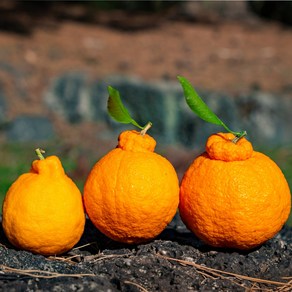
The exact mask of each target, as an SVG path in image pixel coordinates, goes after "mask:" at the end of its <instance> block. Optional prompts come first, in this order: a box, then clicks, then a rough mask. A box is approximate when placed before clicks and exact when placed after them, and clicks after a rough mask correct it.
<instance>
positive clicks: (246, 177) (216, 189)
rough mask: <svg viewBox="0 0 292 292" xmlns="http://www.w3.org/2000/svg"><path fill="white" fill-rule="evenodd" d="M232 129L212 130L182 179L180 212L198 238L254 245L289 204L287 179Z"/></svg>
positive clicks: (278, 224)
mask: <svg viewBox="0 0 292 292" xmlns="http://www.w3.org/2000/svg"><path fill="white" fill-rule="evenodd" d="M233 138H234V135H232V134H229V133H228V134H226V133H218V134H215V135H211V136H210V137H209V139H208V141H207V144H206V152H204V153H203V154H201V155H200V156H198V157H197V158H196V159H195V160H194V161H193V163H192V164H191V166H190V167H189V168H188V170H187V171H186V173H185V174H184V177H183V179H182V182H181V187H180V205H179V211H180V215H181V218H182V220H183V222H184V223H185V224H186V226H187V227H188V228H189V229H190V230H191V231H192V232H194V233H195V234H196V235H197V236H198V237H199V238H200V239H202V240H203V241H205V242H206V243H207V244H209V245H212V246H215V247H225V248H235V249H242V250H247V249H252V248H254V247H256V246H258V245H261V244H262V243H264V242H265V241H266V240H268V239H270V238H272V237H273V236H274V235H275V234H276V233H277V232H278V231H279V230H280V229H281V228H282V226H283V225H284V224H285V222H286V220H287V219H288V216H289V213H290V209H291V194H290V190H289V186H288V183H287V181H286V179H285V177H284V175H283V174H282V172H281V170H280V169H279V167H278V166H277V165H276V164H275V163H274V162H273V161H272V160H271V159H270V158H269V157H267V156H266V155H264V154H262V153H259V152H256V151H253V148H252V144H251V143H250V142H248V141H247V140H246V139H245V138H241V139H240V140H239V141H238V142H237V143H236V144H234V143H233V142H231V140H232V139H233Z"/></svg>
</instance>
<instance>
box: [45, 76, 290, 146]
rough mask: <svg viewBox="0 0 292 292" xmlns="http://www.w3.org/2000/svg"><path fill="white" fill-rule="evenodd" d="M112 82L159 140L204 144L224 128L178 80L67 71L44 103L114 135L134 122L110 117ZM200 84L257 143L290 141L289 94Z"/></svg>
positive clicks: (212, 103) (216, 107)
mask: <svg viewBox="0 0 292 292" xmlns="http://www.w3.org/2000/svg"><path fill="white" fill-rule="evenodd" d="M108 85H110V86H112V87H114V88H116V89H118V90H119V92H120V95H121V98H122V100H123V103H124V104H125V106H126V108H127V109H128V110H129V112H130V114H131V115H132V117H133V118H134V119H135V120H136V121H137V122H138V123H139V124H141V125H145V124H146V123H147V122H148V121H151V122H152V123H153V127H152V128H151V130H150V132H151V134H152V135H153V136H154V138H155V139H156V140H157V141H158V142H159V143H161V144H164V145H165V144H172V145H183V146H185V147H188V148H194V147H202V146H204V143H205V141H206V139H207V137H208V136H209V135H210V134H211V133H213V132H218V131H225V130H224V129H223V128H221V127H219V126H217V125H213V124H209V123H206V122H205V121H203V120H201V119H200V118H198V117H197V116H196V115H195V114H194V113H193V112H192V111H191V110H190V109H189V108H188V106H187V104H186V102H185V100H184V97H183V91H182V88H181V86H180V85H179V83H178V82H170V81H160V82H151V83H150V82H144V81H142V80H140V79H137V78H132V77H125V76H110V77H108V78H106V79H104V80H101V81H98V82H89V81H88V80H87V79H86V76H85V75H84V74H81V73H76V74H75V73H74V74H72V73H69V74H65V75H63V76H61V77H60V78H57V79H56V80H55V81H54V82H53V84H52V86H51V87H50V88H49V89H48V92H47V93H46V94H45V103H46V104H47V105H48V107H49V108H50V109H51V110H52V111H53V112H54V113H56V114H58V115H61V116H62V117H63V118H64V119H66V120H67V121H68V122H69V123H81V122H83V121H100V122H106V123H107V124H108V127H109V128H110V129H111V131H110V132H111V133H112V135H113V138H114V139H115V137H116V136H117V134H118V133H119V132H120V131H122V130H123V129H126V128H129V127H132V126H131V125H130V126H129V125H124V124H119V123H117V122H115V121H113V120H112V119H111V118H110V117H109V116H108V114H107V99H108V92H107V86H108ZM196 89H197V91H198V93H199V95H201V96H202V97H203V99H204V101H205V102H206V103H207V104H208V105H209V107H210V108H211V109H212V110H213V111H214V112H215V113H216V114H217V115H218V116H219V117H220V119H221V120H222V121H224V123H225V124H226V125H228V127H229V128H230V129H232V130H233V131H241V130H246V131H247V132H248V137H249V139H250V140H251V141H252V142H253V143H254V144H255V145H262V146H263V145H269V146H273V147H274V146H279V145H282V144H285V143H289V141H290V142H291V141H292V133H291V131H290V129H289V124H290V123H291V122H292V117H291V115H290V112H289V109H291V108H292V104H291V103H292V99H291V98H289V97H285V96H281V97H280V96H276V95H273V94H270V93H264V92H260V91H255V90H254V91H252V92H250V93H248V94H245V95H239V96H229V95H227V94H224V93H218V92H209V91H202V90H200V89H199V88H196Z"/></svg>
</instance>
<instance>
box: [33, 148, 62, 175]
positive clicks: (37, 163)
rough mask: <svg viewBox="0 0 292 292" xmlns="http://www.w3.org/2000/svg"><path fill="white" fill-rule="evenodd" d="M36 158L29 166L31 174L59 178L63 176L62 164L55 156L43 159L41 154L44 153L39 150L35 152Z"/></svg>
mask: <svg viewBox="0 0 292 292" xmlns="http://www.w3.org/2000/svg"><path fill="white" fill-rule="evenodd" d="M35 152H36V154H37V156H38V157H39V159H38V160H34V161H33V162H32V164H31V169H30V172H31V173H35V174H44V175H51V176H52V175H53V176H59V175H64V174H65V171H64V168H63V166H62V163H61V161H60V159H59V158H58V157H57V156H55V155H52V156H49V157H47V158H44V157H43V155H42V153H44V151H43V150H41V149H39V148H38V149H36V150H35Z"/></svg>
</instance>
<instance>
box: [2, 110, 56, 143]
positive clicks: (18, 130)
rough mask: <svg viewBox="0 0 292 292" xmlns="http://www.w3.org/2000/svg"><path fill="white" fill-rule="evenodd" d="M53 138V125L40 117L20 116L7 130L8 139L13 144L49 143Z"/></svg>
mask: <svg viewBox="0 0 292 292" xmlns="http://www.w3.org/2000/svg"><path fill="white" fill-rule="evenodd" d="M53 137H54V129H53V125H52V123H51V122H50V120H49V119H48V118H45V117H40V116H19V117H17V118H16V119H15V120H13V121H12V122H11V124H10V126H9V128H8V130H7V138H8V140H9V141H13V142H29V141H47V140H50V139H52V138H53Z"/></svg>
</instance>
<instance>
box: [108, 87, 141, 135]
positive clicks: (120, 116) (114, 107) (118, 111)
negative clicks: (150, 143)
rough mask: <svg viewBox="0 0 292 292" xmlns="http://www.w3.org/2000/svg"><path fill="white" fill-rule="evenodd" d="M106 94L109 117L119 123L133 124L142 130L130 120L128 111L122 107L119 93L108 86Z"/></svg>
mask: <svg viewBox="0 0 292 292" xmlns="http://www.w3.org/2000/svg"><path fill="white" fill-rule="evenodd" d="M108 93H109V97H108V103H107V110H108V113H109V115H110V116H111V117H112V118H113V119H114V120H116V121H117V122H119V123H123V124H133V125H134V126H137V127H138V128H140V129H143V127H142V126H140V125H139V124H138V123H137V122H136V121H135V120H134V119H132V117H131V116H130V114H129V112H128V110H127V109H126V108H125V106H124V105H123V103H122V100H121V97H120V93H119V91H118V90H116V89H114V88H113V87H111V86H108Z"/></svg>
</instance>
